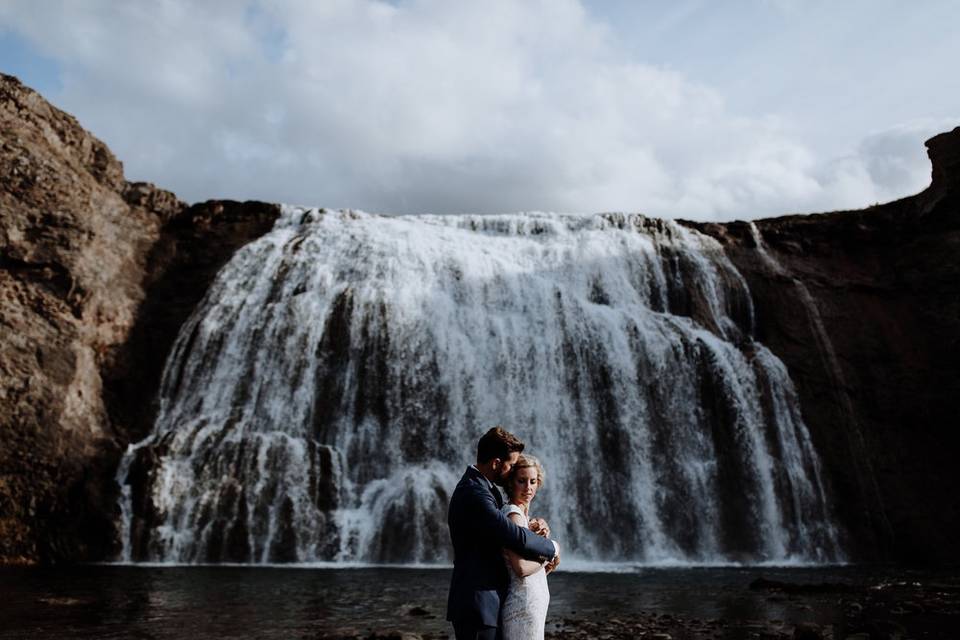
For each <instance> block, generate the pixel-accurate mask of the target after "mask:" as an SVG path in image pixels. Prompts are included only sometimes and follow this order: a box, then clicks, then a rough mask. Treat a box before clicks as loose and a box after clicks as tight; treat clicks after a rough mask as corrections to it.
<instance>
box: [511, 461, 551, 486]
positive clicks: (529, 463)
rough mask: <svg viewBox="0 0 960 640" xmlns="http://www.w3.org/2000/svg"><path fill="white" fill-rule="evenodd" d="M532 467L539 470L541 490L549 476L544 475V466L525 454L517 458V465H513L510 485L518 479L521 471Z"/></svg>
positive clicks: (538, 481) (538, 478)
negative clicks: (518, 473)
mask: <svg viewBox="0 0 960 640" xmlns="http://www.w3.org/2000/svg"><path fill="white" fill-rule="evenodd" d="M531 467H532V468H534V469H536V470H537V489H538V490H539V489H541V488H542V487H543V481H544V480H546V477H547V474H546V473H544V471H543V465H541V464H540V461H539V460H537V459H536V458H534V457H533V456H531V455H528V454H525V453H521V454H520V457H519V458H517V464H515V465H513V467H512V468H511V469H510V484H513V481H514V479H515V478H516V477H517V472H518V471H520V469H529V468H531Z"/></svg>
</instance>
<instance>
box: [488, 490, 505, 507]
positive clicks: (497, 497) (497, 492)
mask: <svg viewBox="0 0 960 640" xmlns="http://www.w3.org/2000/svg"><path fill="white" fill-rule="evenodd" d="M490 491H492V492H493V498H494V500H496V501H497V509H502V508H503V496H502V495H501V494H500V489H497V486H496V485H493V486H491V487H490Z"/></svg>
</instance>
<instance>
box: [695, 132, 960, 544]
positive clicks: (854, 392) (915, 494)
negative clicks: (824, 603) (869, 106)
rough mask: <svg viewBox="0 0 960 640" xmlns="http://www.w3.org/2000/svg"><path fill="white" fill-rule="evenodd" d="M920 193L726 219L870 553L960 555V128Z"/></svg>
mask: <svg viewBox="0 0 960 640" xmlns="http://www.w3.org/2000/svg"><path fill="white" fill-rule="evenodd" d="M927 147H928V152H929V156H930V160H931V163H932V165H933V172H932V173H933V180H932V183H931V185H930V187H929V188H928V189H926V190H925V191H923V192H922V193H920V194H918V195H916V196H913V197H909V198H904V199H902V200H897V201H895V202H890V203H887V204H883V205H878V206H874V207H870V208H868V209H863V210H859V211H838V212H833V213H826V214H817V215H795V216H785V217H781V218H771V219H767V220H758V221H756V222H755V223H754V224H753V225H750V224H748V223H743V222H733V223H728V224H703V223H687V224H689V225H690V226H692V227H694V228H697V229H699V230H700V231H702V232H704V233H708V234H710V235H712V236H715V237H716V238H717V239H719V240H720V241H721V242H722V243H723V244H724V246H725V250H726V252H727V254H728V255H729V256H730V258H731V259H732V260H733V262H734V264H736V266H737V268H738V269H739V270H740V272H741V273H742V274H743V275H744V277H745V278H746V280H747V282H748V284H749V286H750V290H751V292H752V294H753V299H754V307H755V313H756V319H757V328H758V336H757V337H758V338H759V340H760V341H761V342H763V343H764V344H766V345H767V346H768V347H770V349H771V350H773V351H774V353H776V354H777V355H778V356H779V357H780V358H781V359H782V360H783V361H784V363H785V364H786V365H787V367H788V369H789V371H790V375H791V377H792V378H793V380H794V381H795V383H796V384H797V387H798V390H799V392H800V396H801V406H802V407H803V414H804V418H805V420H806V422H807V424H808V425H809V426H810V429H811V432H812V437H813V438H814V440H815V446H816V448H817V451H818V452H820V455H821V456H822V458H823V460H824V463H825V470H826V475H827V476H828V477H829V478H830V480H831V483H832V487H833V491H834V497H835V503H836V506H837V517H838V519H839V520H840V521H841V522H843V523H844V524H845V525H846V528H847V530H848V533H849V540H848V548H850V549H851V550H852V551H853V552H854V555H855V557H858V558H861V559H862V558H891V557H892V558H899V559H909V560H914V561H925V560H934V559H941V558H946V557H950V558H954V559H955V558H957V557H958V555H957V554H958V552H957V551H956V549H954V545H953V543H952V542H951V540H952V539H953V538H954V537H955V536H956V534H957V533H958V532H960V506H958V502H957V501H956V499H955V498H954V495H955V493H956V491H957V489H958V488H960V470H958V466H957V465H956V463H955V458H956V451H957V450H958V446H957V445H958V443H960V436H958V431H957V424H958V422H957V411H956V407H955V402H956V399H957V398H958V397H960V127H958V128H957V129H954V130H953V131H952V132H949V133H944V134H941V135H938V136H936V137H934V138H932V139H931V140H929V141H928V142H927Z"/></svg>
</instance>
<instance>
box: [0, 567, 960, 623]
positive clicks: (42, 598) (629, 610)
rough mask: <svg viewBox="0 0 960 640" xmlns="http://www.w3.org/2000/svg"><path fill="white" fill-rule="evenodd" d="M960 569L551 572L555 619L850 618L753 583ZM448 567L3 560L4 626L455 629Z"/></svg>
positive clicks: (817, 599)
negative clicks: (69, 564) (9, 563)
mask: <svg viewBox="0 0 960 640" xmlns="http://www.w3.org/2000/svg"><path fill="white" fill-rule="evenodd" d="M956 575H957V574H956V573H954V572H945V571H944V572H933V571H930V570H923V571H911V570H907V569H902V568H882V567H872V568H868V567H828V568H824V567H819V568H767V567H764V568H757V567H753V568H729V567H726V568H683V569H679V568H670V569H663V568H656V569H654V568H648V569H637V570H636V571H634V572H630V573H589V572H571V571H558V572H557V573H555V574H553V575H552V576H551V577H550V593H551V602H550V611H549V618H548V629H549V628H550V623H559V622H560V621H561V620H562V619H564V618H569V617H573V618H581V619H584V618H589V619H602V618H607V617H614V616H617V615H629V614H639V613H658V614H664V613H668V614H670V615H673V616H682V617H687V618H700V619H705V620H706V619H721V618H722V619H725V620H779V621H783V622H784V623H786V624H795V623H798V622H815V623H818V624H821V625H832V624H836V623H838V622H840V621H841V620H842V617H843V610H842V607H843V604H842V599H843V597H844V596H843V595H838V594H837V593H817V594H803V595H783V594H779V595H777V594H771V593H770V592H766V591H756V590H751V589H750V588H749V584H750V583H751V581H753V580H754V579H756V578H758V577H760V576H763V577H764V578H767V579H770V580H781V581H788V582H792V583H805V584H819V583H827V582H829V583H840V582H842V583H846V584H851V585H859V586H864V587H866V586H874V587H876V585H878V584H895V583H900V584H903V583H909V584H912V582H911V581H914V580H923V581H926V582H938V581H939V582H947V583H951V584H957V583H958V582H960V581H958V580H957V578H956V577H955V576H956ZM449 579H450V570H449V569H411V568H357V569H343V568H286V567H282V568H281V567H276V568H271V567H267V568H254V567H231V566H219V567H216V566H206V567H145V566H103V565H95V566H81V567H73V568H68V569H60V568H58V569H37V568H0V638H40V639H52V638H157V639H161V638H189V639H191V640H201V639H208V638H209V639H213V638H217V639H219V638H316V637H318V636H321V635H324V634H329V633H332V632H338V631H339V632H341V633H356V634H364V633H369V632H370V630H386V629H399V630H404V631H413V632H418V633H427V634H440V633H445V632H448V631H449V627H448V624H447V623H446V622H445V621H444V619H443V618H444V607H445V605H446V596H447V586H448V583H449ZM920 635H921V636H922V635H923V634H920ZM942 637H948V636H942ZM958 637H960V636H958Z"/></svg>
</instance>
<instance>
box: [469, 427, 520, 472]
mask: <svg viewBox="0 0 960 640" xmlns="http://www.w3.org/2000/svg"><path fill="white" fill-rule="evenodd" d="M514 451H516V452H517V453H520V452H522V451H523V442H522V441H521V440H520V438H518V437H517V436H515V435H513V434H512V433H510V432H509V431H507V430H506V429H504V428H503V427H501V426H500V425H497V426H495V427H493V428H492V429H490V431H487V432H486V433H485V434H483V437H481V438H480V442H478V443H477V462H478V463H480V464H483V463H484V462H488V461H490V460H493V459H494V458H500V459H501V460H506V459H507V458H509V457H510V454H511V453H513V452H514Z"/></svg>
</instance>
